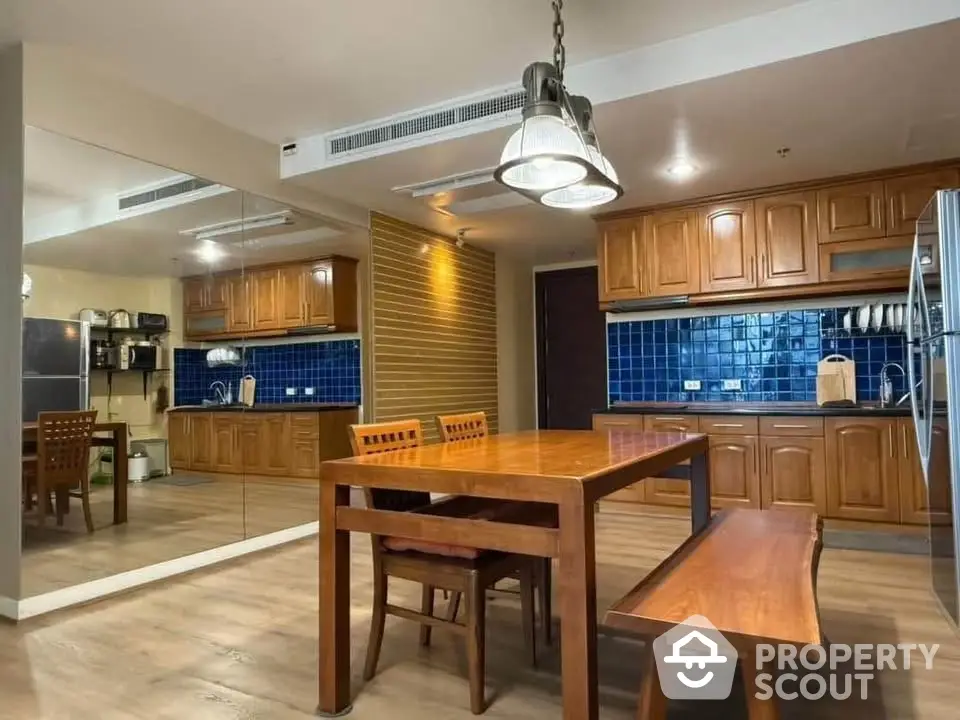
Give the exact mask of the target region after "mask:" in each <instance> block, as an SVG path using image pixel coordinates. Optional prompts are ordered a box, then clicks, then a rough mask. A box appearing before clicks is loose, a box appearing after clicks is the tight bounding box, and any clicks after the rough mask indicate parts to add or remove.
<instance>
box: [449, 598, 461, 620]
mask: <svg viewBox="0 0 960 720" xmlns="http://www.w3.org/2000/svg"><path fill="white" fill-rule="evenodd" d="M460 597H461V593H458V592H454V593H453V595H452V596H451V598H450V604H449V605H448V606H447V620H448V621H449V622H456V621H457V613H458V612H459V611H460Z"/></svg>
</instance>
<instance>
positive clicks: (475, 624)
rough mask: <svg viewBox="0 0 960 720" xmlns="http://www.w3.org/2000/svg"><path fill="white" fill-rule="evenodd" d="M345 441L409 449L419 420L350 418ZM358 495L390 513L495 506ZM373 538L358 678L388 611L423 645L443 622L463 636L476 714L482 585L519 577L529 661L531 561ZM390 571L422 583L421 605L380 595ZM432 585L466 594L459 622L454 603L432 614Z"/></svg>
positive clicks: (359, 450) (468, 500) (489, 513)
mask: <svg viewBox="0 0 960 720" xmlns="http://www.w3.org/2000/svg"><path fill="white" fill-rule="evenodd" d="M350 444H351V446H352V447H353V453H354V455H370V454H373V453H383V452H388V451H392V450H401V449H405V448H414V447H418V446H420V445H422V444H423V432H422V428H421V425H420V421H419V420H404V421H399V422H385V423H376V424H369V425H351V426H350ZM364 495H365V499H366V502H367V506H368V507H370V508H372V509H376V510H390V511H393V512H413V513H423V514H430V515H437V514H440V515H444V516H451V517H469V518H472V519H483V518H486V519H492V518H494V517H496V513H497V511H498V510H499V508H500V506H499V504H498V503H497V502H495V501H489V500H486V499H484V498H472V497H466V496H453V497H447V498H444V499H442V500H439V501H437V502H431V499H430V493H428V492H418V491H410V490H387V489H377V488H365V489H364ZM372 540H373V587H374V591H373V616H372V619H371V623H370V641H369V643H368V645H367V656H366V661H365V663H364V669H363V678H364V680H370V679H372V678H373V676H374V674H375V673H376V670H377V662H378V661H379V658H380V648H381V646H382V644H383V633H384V625H385V622H386V616H387V615H393V616H394V617H399V618H402V619H404V620H411V621H413V622H418V623H420V644H421V645H423V646H428V645H429V644H430V635H431V630H432V628H434V627H440V628H446V629H449V630H453V631H454V632H456V633H458V634H459V635H462V636H464V637H465V638H466V644H467V666H468V674H469V678H470V709H471V710H472V711H473V713H474V714H475V715H479V714H481V713H483V711H484V710H485V709H486V701H485V692H484V687H485V681H484V675H485V667H484V665H485V624H486V623H485V621H486V590H487V588H489V587H492V586H493V585H494V584H495V583H496V582H498V581H499V580H502V579H503V578H505V577H510V576H513V575H516V574H519V576H520V578H521V581H520V584H521V593H520V605H521V616H522V626H523V635H524V640H525V643H526V650H527V653H528V657H529V659H530V661H531V663H532V664H534V665H535V664H536V629H535V622H534V602H533V586H534V573H535V566H534V564H533V563H531V558H530V557H528V556H526V555H515V554H510V553H500V552H489V551H485V550H479V549H477V548H471V547H465V546H459V545H444V544H441V543H434V542H427V541H423V540H410V539H406V538H400V537H384V536H378V535H375V536H372ZM391 577H394V578H402V579H405V580H411V581H413V582H418V583H421V584H422V586H423V592H422V596H421V603H420V612H416V611H414V610H410V609H407V608H403V607H399V606H396V605H392V604H390V603H389V602H388V601H387V585H388V581H389V579H390V578H391ZM437 589H442V590H449V591H451V592H452V593H453V594H454V597H459V595H460V594H461V593H462V594H463V596H464V597H465V598H466V602H465V603H464V605H465V613H464V615H465V616H466V617H465V618H464V620H463V622H458V621H457V619H456V615H457V609H456V607H454V606H453V605H452V604H451V606H450V608H449V609H448V612H447V615H446V617H438V616H437V615H435V614H434V599H435V593H436V590H437Z"/></svg>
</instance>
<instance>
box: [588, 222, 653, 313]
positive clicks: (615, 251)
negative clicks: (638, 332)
mask: <svg viewBox="0 0 960 720" xmlns="http://www.w3.org/2000/svg"><path fill="white" fill-rule="evenodd" d="M640 222H641V221H639V220H618V221H615V222H609V223H603V224H601V225H600V239H599V247H598V248H597V270H598V272H599V274H600V302H611V301H614V300H632V299H634V298H638V297H641V296H642V295H643V291H644V287H643V277H642V275H641V271H640V268H641V266H642V259H641V256H640V255H641V253H642V252H643V247H642V242H641V238H640V237H639V232H638V231H639V224H640Z"/></svg>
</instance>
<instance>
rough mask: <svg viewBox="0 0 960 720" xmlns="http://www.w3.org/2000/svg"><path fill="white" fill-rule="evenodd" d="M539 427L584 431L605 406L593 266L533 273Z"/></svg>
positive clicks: (603, 336)
mask: <svg viewBox="0 0 960 720" xmlns="http://www.w3.org/2000/svg"><path fill="white" fill-rule="evenodd" d="M536 288H537V400H538V409H539V416H538V417H539V426H540V427H541V428H547V429H555V430H556V429H562V430H589V429H590V428H591V424H592V420H593V413H594V412H596V411H597V410H600V409H602V408H605V407H606V406H607V348H606V342H607V329H606V328H607V326H606V320H605V318H604V314H603V313H602V312H600V309H599V307H598V306H597V269H596V268H595V267H586V268H573V269H571V270H553V271H551V272H541V273H537V274H536Z"/></svg>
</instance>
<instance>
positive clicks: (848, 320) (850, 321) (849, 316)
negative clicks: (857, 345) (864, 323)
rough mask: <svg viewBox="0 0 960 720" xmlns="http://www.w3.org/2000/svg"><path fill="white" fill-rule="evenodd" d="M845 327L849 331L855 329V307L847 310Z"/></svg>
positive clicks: (844, 321)
mask: <svg viewBox="0 0 960 720" xmlns="http://www.w3.org/2000/svg"><path fill="white" fill-rule="evenodd" d="M843 329H844V330H846V331H847V332H850V331H851V330H853V309H850V310H847V314H846V315H844V316H843Z"/></svg>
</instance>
